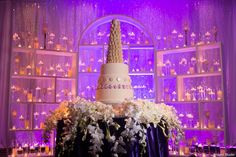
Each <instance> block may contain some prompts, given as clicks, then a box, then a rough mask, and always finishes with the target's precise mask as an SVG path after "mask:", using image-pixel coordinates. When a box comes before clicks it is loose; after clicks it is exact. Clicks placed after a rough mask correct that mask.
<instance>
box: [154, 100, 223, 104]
mask: <svg viewBox="0 0 236 157" xmlns="http://www.w3.org/2000/svg"><path fill="white" fill-rule="evenodd" d="M207 102H208V103H219V102H221V103H223V102H224V100H196V101H158V103H167V104H168V103H177V104H181V103H183V104H188V103H200V104H201V103H207Z"/></svg>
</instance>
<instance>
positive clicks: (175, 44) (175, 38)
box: [171, 29, 179, 48]
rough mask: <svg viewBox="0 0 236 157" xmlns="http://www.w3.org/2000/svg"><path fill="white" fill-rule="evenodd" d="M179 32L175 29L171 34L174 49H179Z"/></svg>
mask: <svg viewBox="0 0 236 157" xmlns="http://www.w3.org/2000/svg"><path fill="white" fill-rule="evenodd" d="M177 33H178V32H177V31H176V30H175V29H174V30H173V31H172V32H171V36H172V48H178V47H179V46H178V41H177Z"/></svg>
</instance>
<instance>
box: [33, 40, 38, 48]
mask: <svg viewBox="0 0 236 157" xmlns="http://www.w3.org/2000/svg"><path fill="white" fill-rule="evenodd" d="M33 46H34V48H35V49H38V48H39V39H38V37H35V38H34V44H33Z"/></svg>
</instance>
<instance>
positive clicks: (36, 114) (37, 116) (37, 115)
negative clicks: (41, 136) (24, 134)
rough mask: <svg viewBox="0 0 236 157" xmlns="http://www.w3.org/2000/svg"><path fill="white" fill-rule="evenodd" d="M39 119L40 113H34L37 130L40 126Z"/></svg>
mask: <svg viewBox="0 0 236 157" xmlns="http://www.w3.org/2000/svg"><path fill="white" fill-rule="evenodd" d="M38 118H39V113H38V112H34V120H35V126H34V128H35V129H38V128H39V126H38Z"/></svg>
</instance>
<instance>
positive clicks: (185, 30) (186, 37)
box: [184, 23, 189, 47]
mask: <svg viewBox="0 0 236 157" xmlns="http://www.w3.org/2000/svg"><path fill="white" fill-rule="evenodd" d="M188 31H189V26H188V24H187V23H185V24H184V47H186V46H187V45H188Z"/></svg>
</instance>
